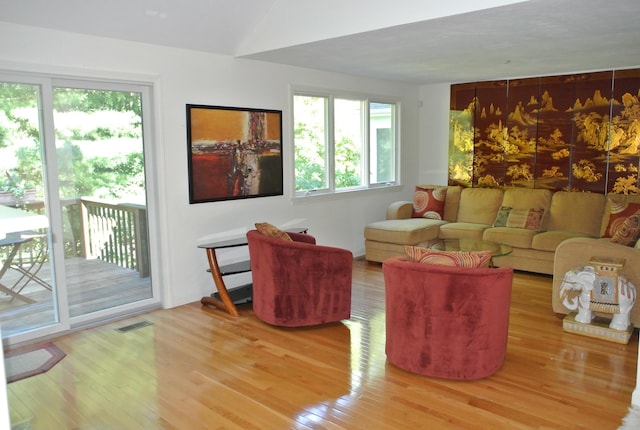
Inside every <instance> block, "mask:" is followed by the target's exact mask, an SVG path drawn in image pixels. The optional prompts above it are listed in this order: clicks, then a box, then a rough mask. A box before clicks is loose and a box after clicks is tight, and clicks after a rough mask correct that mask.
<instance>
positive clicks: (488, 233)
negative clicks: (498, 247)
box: [482, 227, 538, 248]
mask: <svg viewBox="0 0 640 430" xmlns="http://www.w3.org/2000/svg"><path fill="white" fill-rule="evenodd" d="M536 234H538V232H536V231H534V230H528V229H524V228H513V227H491V228H488V229H487V230H485V232H484V234H483V235H482V239H484V240H489V241H491V242H498V243H502V244H504V245H509V246H512V247H514V248H531V242H532V241H533V237H534V236H535V235H536Z"/></svg>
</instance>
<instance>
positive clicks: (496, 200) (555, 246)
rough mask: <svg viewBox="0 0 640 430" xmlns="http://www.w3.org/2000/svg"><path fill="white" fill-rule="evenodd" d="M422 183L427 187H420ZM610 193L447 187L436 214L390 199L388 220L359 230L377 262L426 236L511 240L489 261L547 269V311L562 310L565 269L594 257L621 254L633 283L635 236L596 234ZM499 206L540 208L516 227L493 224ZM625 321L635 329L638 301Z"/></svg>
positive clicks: (637, 266) (637, 270) (639, 282)
mask: <svg viewBox="0 0 640 430" xmlns="http://www.w3.org/2000/svg"><path fill="white" fill-rule="evenodd" d="M423 187H433V186H432V185H423ZM613 198H615V199H625V200H627V201H631V202H636V203H638V202H640V196H639V195H633V196H621V195H615V197H613ZM611 199H612V197H611V195H609V196H607V197H605V196H604V195H603V194H597V193H585V192H568V191H557V192H551V191H549V190H540V189H525V188H510V189H507V190H504V191H503V190H499V189H489V188H464V189H463V188H461V187H458V186H449V187H447V196H446V200H445V207H444V216H443V218H444V219H443V220H434V219H424V218H411V214H412V208H413V203H412V202H411V201H401V202H395V203H392V204H391V205H390V206H389V208H388V210H387V219H386V220H384V221H378V222H374V223H371V224H369V225H367V226H366V227H365V229H364V237H365V258H366V259H367V260H368V261H373V262H382V261H384V260H386V259H387V258H389V257H392V256H395V255H404V254H405V251H404V247H405V245H420V244H424V243H425V242H427V241H429V240H433V239H442V238H473V239H484V240H491V241H495V242H500V243H503V244H507V245H510V246H511V247H512V249H513V251H512V252H511V253H510V254H509V255H505V256H500V257H495V258H494V259H493V263H494V264H495V265H496V266H511V267H513V268H514V269H516V270H522V271H527V272H534V273H542V274H547V275H553V292H552V295H553V310H554V312H556V313H557V314H559V315H562V314H567V313H569V310H568V309H566V308H565V307H564V306H563V305H562V303H561V302H560V300H559V289H560V284H561V282H562V278H563V277H564V274H565V273H566V272H567V271H568V270H571V269H575V268H577V267H580V266H584V265H586V264H588V261H589V259H590V258H591V257H593V256H608V257H614V258H624V259H625V261H626V263H625V267H624V268H623V270H622V274H624V275H625V276H626V277H627V278H628V279H629V280H630V281H631V282H632V283H634V284H635V285H636V287H638V288H639V289H640V241H638V243H636V245H635V247H630V246H624V245H619V244H615V243H611V241H610V239H609V238H603V237H601V236H603V234H604V231H605V229H606V227H607V225H608V223H609V213H610V206H611ZM501 206H508V207H512V208H514V209H527V208H541V209H545V217H544V218H543V222H542V226H541V228H540V230H539V231H535V230H529V229H524V228H515V227H493V223H494V221H495V219H496V216H497V214H498V211H499V210H500V207H501ZM631 321H632V323H633V324H634V325H635V326H636V327H640V304H637V305H636V306H634V308H633V310H632V312H631Z"/></svg>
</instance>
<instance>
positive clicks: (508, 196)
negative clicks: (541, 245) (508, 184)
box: [502, 188, 553, 230]
mask: <svg viewBox="0 0 640 430" xmlns="http://www.w3.org/2000/svg"><path fill="white" fill-rule="evenodd" d="M552 195H553V193H552V192H551V191H549V190H543V189H534V188H508V189H506V190H505V191H504V198H503V199H502V206H508V207H510V208H512V209H544V214H543V217H542V230H546V226H547V220H548V219H549V207H550V206H551V196H552Z"/></svg>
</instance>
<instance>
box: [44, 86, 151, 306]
mask: <svg viewBox="0 0 640 430" xmlns="http://www.w3.org/2000/svg"><path fill="white" fill-rule="evenodd" d="M53 103H54V106H53V107H54V112H53V117H54V123H55V124H54V125H55V132H56V150H57V151H56V154H57V167H58V171H57V174H58V181H59V182H58V186H59V189H58V192H59V197H60V204H61V212H62V217H63V222H64V226H63V227H64V246H65V259H66V260H67V263H66V267H67V270H66V271H65V274H66V284H67V293H68V303H69V315H70V316H71V317H79V316H82V315H86V314H90V313H93V312H97V311H101V310H105V309H110V308H115V307H117V306H122V305H126V304H130V303H134V302H137V301H140V300H145V299H150V298H152V297H153V291H152V288H151V278H150V276H149V272H150V266H149V252H148V245H149V240H148V232H147V222H146V219H147V209H146V193H145V189H146V185H145V172H144V149H143V133H142V94H141V93H138V92H129V91H113V90H98V89H84V88H67V87H54V88H53Z"/></svg>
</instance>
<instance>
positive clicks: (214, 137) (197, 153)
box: [187, 104, 283, 203]
mask: <svg viewBox="0 0 640 430" xmlns="http://www.w3.org/2000/svg"><path fill="white" fill-rule="evenodd" d="M187 145H188V148H187V149H188V162H189V203H204V202H214V201H220V200H233V199H245V198H252V197H266V196H277V195H282V194H283V185H282V111H278V110H264V109H250V108H236V107H223V106H205V105H191V104H188V105H187Z"/></svg>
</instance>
